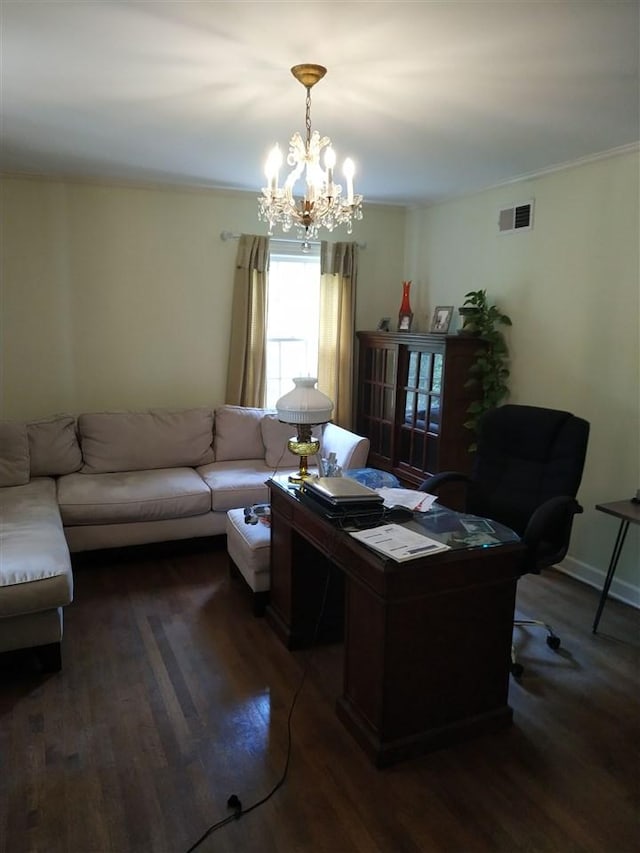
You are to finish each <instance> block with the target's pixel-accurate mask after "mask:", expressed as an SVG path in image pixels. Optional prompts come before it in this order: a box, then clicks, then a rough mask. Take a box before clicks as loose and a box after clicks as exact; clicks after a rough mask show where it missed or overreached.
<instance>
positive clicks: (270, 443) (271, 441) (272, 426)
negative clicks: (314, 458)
mask: <svg viewBox="0 0 640 853" xmlns="http://www.w3.org/2000/svg"><path fill="white" fill-rule="evenodd" d="M260 431H261V433H262V441H263V442H264V448H265V454H264V461H265V462H266V463H267V465H268V467H269V468H271V470H272V471H273V470H275V469H277V468H297V467H298V465H299V464H300V457H299V456H296V455H295V453H292V452H291V451H290V450H289V449H288V447H287V441H288V440H289V439H290V438H291V437H292V436H295V434H296V427H295V425H294V424H284V423H282V421H279V420H278V416H277V415H276V414H270V413H269V414H266V415H265V416H264V417H263V418H262V421H261V422H260ZM311 433H312V435H313V436H315V437H316V438H322V427H321V426H314V428H313V430H312V431H311Z"/></svg>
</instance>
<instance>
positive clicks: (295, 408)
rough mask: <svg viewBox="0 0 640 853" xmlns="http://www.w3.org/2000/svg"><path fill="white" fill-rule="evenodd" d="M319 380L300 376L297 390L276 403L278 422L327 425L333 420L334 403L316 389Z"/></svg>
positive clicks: (295, 383) (296, 386) (294, 381)
mask: <svg viewBox="0 0 640 853" xmlns="http://www.w3.org/2000/svg"><path fill="white" fill-rule="evenodd" d="M317 381H318V380H317V379H316V378H314V377H311V376H299V377H297V378H296V379H294V380H293V384H294V385H295V388H294V389H293V391H289V392H288V393H287V394H284V395H283V396H282V397H280V399H279V400H278V401H277V402H276V411H277V412H278V420H279V421H283V423H285V424H326V423H327V422H328V421H330V420H331V412H332V411H333V402H332V401H331V400H330V399H329V397H327V395H326V394H323V393H322V391H318V389H317V388H316V387H315V386H316V382H317Z"/></svg>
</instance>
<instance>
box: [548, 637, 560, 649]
mask: <svg viewBox="0 0 640 853" xmlns="http://www.w3.org/2000/svg"><path fill="white" fill-rule="evenodd" d="M547 645H548V646H549V648H550V649H554V650H555V649H559V648H560V637H555V636H553V637H547Z"/></svg>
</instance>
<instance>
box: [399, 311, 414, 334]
mask: <svg viewBox="0 0 640 853" xmlns="http://www.w3.org/2000/svg"><path fill="white" fill-rule="evenodd" d="M412 322H413V313H411V314H399V315H398V331H399V332H410V331H411V323H412Z"/></svg>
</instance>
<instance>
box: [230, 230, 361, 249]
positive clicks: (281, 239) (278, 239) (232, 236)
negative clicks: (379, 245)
mask: <svg viewBox="0 0 640 853" xmlns="http://www.w3.org/2000/svg"><path fill="white" fill-rule="evenodd" d="M241 236H242V235H241V234H236V233H235V232H234V231H221V232H220V239H221V240H225V241H226V240H239V239H240V237H241ZM269 239H270V240H273V241H274V242H275V243H304V238H302V237H299V238H298V239H294V238H293V237H270V238H269ZM309 242H310V243H320V240H309ZM356 245H357V247H358V248H359V249H366V248H367V244H366V243H356Z"/></svg>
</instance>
